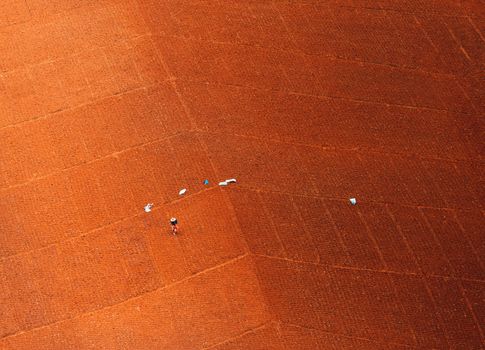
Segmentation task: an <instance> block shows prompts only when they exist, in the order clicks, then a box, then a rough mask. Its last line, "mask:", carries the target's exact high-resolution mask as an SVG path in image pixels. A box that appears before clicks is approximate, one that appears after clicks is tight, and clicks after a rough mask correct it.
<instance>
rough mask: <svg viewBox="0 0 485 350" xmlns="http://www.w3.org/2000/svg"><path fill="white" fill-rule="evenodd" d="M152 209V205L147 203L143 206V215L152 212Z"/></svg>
mask: <svg viewBox="0 0 485 350" xmlns="http://www.w3.org/2000/svg"><path fill="white" fill-rule="evenodd" d="M152 207H153V203H148V204H147V205H145V207H144V209H145V213H149V212H151V211H152Z"/></svg>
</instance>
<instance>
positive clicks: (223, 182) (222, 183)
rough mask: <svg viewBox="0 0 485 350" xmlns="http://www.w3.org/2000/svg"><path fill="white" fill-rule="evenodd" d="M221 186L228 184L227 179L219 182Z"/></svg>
mask: <svg viewBox="0 0 485 350" xmlns="http://www.w3.org/2000/svg"><path fill="white" fill-rule="evenodd" d="M219 186H227V182H226V181H222V182H219Z"/></svg>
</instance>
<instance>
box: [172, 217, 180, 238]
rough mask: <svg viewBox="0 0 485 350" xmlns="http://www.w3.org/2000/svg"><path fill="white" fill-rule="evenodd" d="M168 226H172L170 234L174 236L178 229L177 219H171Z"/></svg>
mask: <svg viewBox="0 0 485 350" xmlns="http://www.w3.org/2000/svg"><path fill="white" fill-rule="evenodd" d="M170 225H171V226H172V233H173V234H174V235H176V234H177V231H178V229H179V226H178V221H177V218H171V219H170Z"/></svg>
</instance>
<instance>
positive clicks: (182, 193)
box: [179, 188, 187, 196]
mask: <svg viewBox="0 0 485 350" xmlns="http://www.w3.org/2000/svg"><path fill="white" fill-rule="evenodd" d="M185 192H187V189H186V188H182V189H181V190H180V191H179V196H183V195H184V194H185Z"/></svg>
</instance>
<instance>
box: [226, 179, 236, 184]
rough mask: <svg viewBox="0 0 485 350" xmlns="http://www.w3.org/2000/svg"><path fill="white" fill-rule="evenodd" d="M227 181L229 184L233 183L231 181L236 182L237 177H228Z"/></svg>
mask: <svg viewBox="0 0 485 350" xmlns="http://www.w3.org/2000/svg"><path fill="white" fill-rule="evenodd" d="M225 182H227V183H228V184H231V183H234V184H235V183H236V179H227V180H226V181H225Z"/></svg>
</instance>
